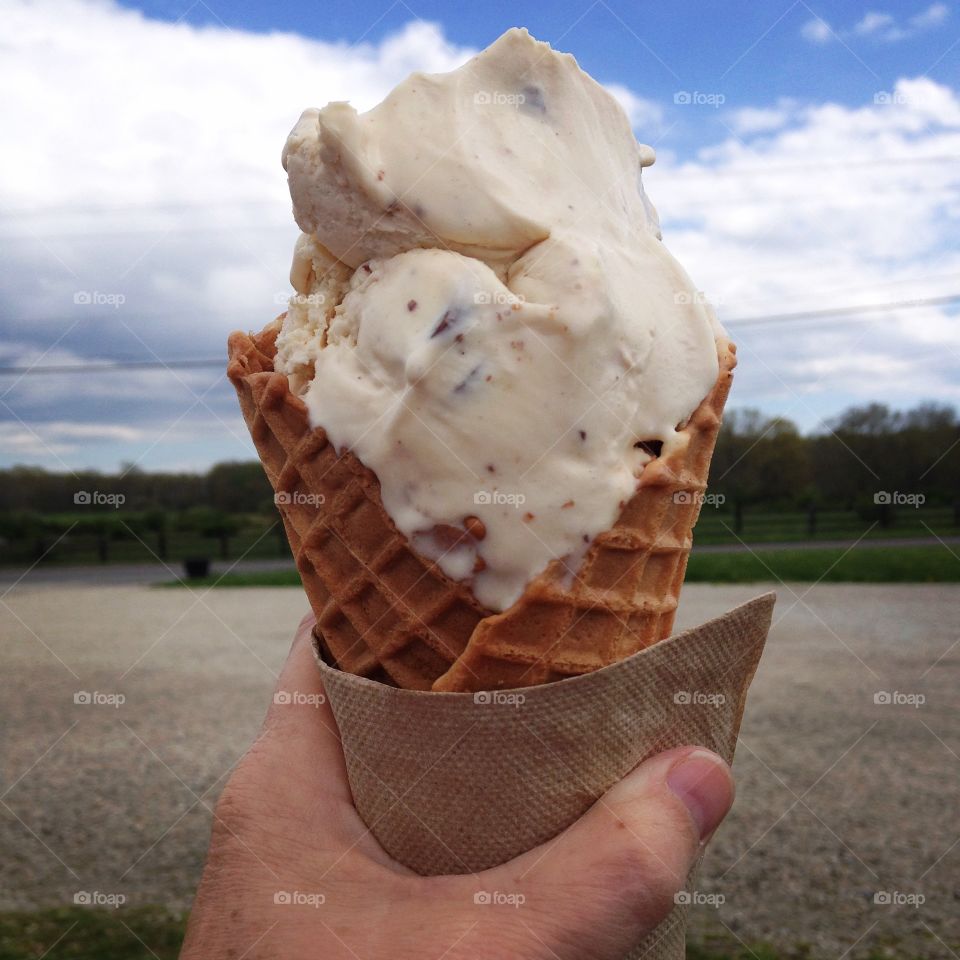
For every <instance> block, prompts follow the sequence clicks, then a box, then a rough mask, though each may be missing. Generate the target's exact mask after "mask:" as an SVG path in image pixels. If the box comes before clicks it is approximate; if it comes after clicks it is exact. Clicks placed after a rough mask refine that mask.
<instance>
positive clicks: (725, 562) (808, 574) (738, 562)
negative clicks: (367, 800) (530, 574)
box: [163, 544, 960, 587]
mask: <svg viewBox="0 0 960 960" xmlns="http://www.w3.org/2000/svg"><path fill="white" fill-rule="evenodd" d="M776 580H794V581H799V582H801V583H802V582H813V581H817V580H820V581H823V582H824V583H958V582H960V549H958V548H954V547H950V548H949V549H948V548H947V547H946V546H943V545H942V544H936V545H935V546H930V547H856V548H854V549H853V550H849V551H848V550H847V549H846V548H845V547H829V548H824V549H809V550H764V551H762V552H758V553H756V554H753V553H749V552H741V553H697V552H696V550H694V552H693V554H692V555H691V557H690V564H689V566H688V567H687V581H688V582H689V583H760V582H767V583H769V582H770V581H776ZM188 585H189V586H191V587H194V586H197V587H203V586H214V585H216V586H218V587H299V586H300V576H299V575H298V573H297V571H296V570H269V571H265V572H263V573H230V574H227V575H226V576H224V577H222V578H220V579H219V580H218V579H217V578H216V577H206V578H204V579H202V580H190V581H188ZM163 586H169V587H176V586H181V584H180V582H179V581H172V582H170V583H165V584H163Z"/></svg>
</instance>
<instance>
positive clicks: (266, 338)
mask: <svg viewBox="0 0 960 960" xmlns="http://www.w3.org/2000/svg"><path fill="white" fill-rule="evenodd" d="M279 327H280V323H279V321H274V322H273V323H272V324H269V325H268V326H267V327H266V328H265V329H264V330H263V331H262V332H261V333H258V334H244V333H240V332H236V333H233V334H232V335H231V336H230V340H229V344H228V353H229V365H228V368H227V374H228V376H229V378H230V380H231V382H232V383H233V385H234V386H235V387H236V390H237V395H238V397H239V400H240V406H241V409H242V411H243V416H244V419H245V420H246V423H247V427H248V429H249V430H250V435H251V437H252V438H253V442H254V444H255V446H256V448H257V453H258V454H259V456H260V460H261V462H262V463H263V467H264V470H265V471H266V473H267V476H268V478H269V479H270V483H271V484H272V486H273V489H274V491H275V494H276V502H277V506H278V508H279V510H280V514H281V516H282V518H283V522H284V526H285V527H286V531H287V537H288V539H289V541H290V547H291V550H292V551H293V555H294V558H295V560H296V563H297V568H298V570H299V571H300V577H301V579H302V581H303V586H304V589H305V590H306V593H307V596H308V597H309V600H310V604H311V606H312V608H313V611H314V613H315V615H316V618H317V626H316V635H317V640H318V643H319V644H320V646H321V650H322V651H323V654H324V656H325V658H326V659H327V660H328V662H330V663H333V664H335V665H336V666H338V667H339V668H340V669H342V670H345V671H347V672H349V673H353V674H357V675H359V676H364V677H369V678H371V679H375V680H380V681H383V682H385V683H390V684H393V685H395V686H399V687H403V688H406V689H412V690H429V689H433V690H444V691H450V692H463V691H475V690H494V689H499V688H513V687H524V686H532V685H534V684H540V683H547V682H550V681H553V680H559V679H562V678H564V677H570V676H577V675H580V674H585V673H590V672H592V671H594V670H597V669H599V668H600V667H604V666H607V665H609V664H611V663H615V662H617V661H620V660H623V659H625V658H626V657H629V656H631V655H632V654H634V653H637V652H638V651H640V650H643V649H645V648H647V647H649V646H651V645H652V644H654V643H656V642H658V641H659V640H663V639H665V638H666V637H667V636H669V635H670V632H671V630H672V628H673V619H674V614H675V612H676V608H677V601H678V597H679V594H680V588H681V586H682V584H683V577H684V573H685V571H686V566H687V557H688V556H689V553H690V547H691V543H692V530H693V526H694V524H695V523H696V521H697V517H698V515H699V512H700V506H701V503H702V498H703V497H702V495H703V491H704V490H705V489H706V483H707V473H708V470H709V466H710V458H711V456H712V454H713V448H714V444H715V442H716V437H717V431H718V430H719V428H720V418H721V414H722V412H723V406H724V403H725V402H726V398H727V395H728V393H729V391H730V383H731V380H732V376H733V375H732V370H733V367H734V365H735V364H736V357H735V348H734V346H733V344H731V343H729V342H727V341H718V355H719V361H720V373H719V376H718V378H717V381H716V383H715V385H714V387H713V389H712V390H711V392H710V393H709V394H708V396H707V397H706V398H705V399H704V400H703V402H702V403H701V404H700V406H699V407H697V409H696V410H695V411H694V413H693V415H692V416H691V417H690V419H689V420H688V422H687V423H686V425H685V426H684V427H683V429H682V430H681V431H680V437H679V441H678V442H676V443H674V444H673V445H672V447H671V450H670V452H669V454H666V455H664V456H661V457H658V458H656V459H654V460H652V461H651V462H650V463H649V464H647V466H646V467H645V468H644V470H643V472H642V474H641V475H640V479H639V483H638V487H637V492H636V493H635V494H634V496H633V497H632V498H631V499H630V500H629V501H628V502H627V504H626V505H625V506H624V507H623V509H622V510H621V512H620V516H619V517H618V518H617V521H616V523H615V524H614V526H613V527H612V528H611V529H610V530H608V531H606V532H605V533H602V534H600V535H599V536H597V537H596V538H595V539H594V541H593V543H592V544H591V545H590V548H589V550H588V551H587V554H586V556H585V557H584V559H583V562H582V563H581V566H580V568H579V570H578V572H577V575H576V576H575V577H574V578H573V579H572V582H570V581H571V578H570V577H569V575H568V574H567V573H566V570H565V568H564V566H563V564H562V563H560V562H559V561H554V562H553V563H551V564H550V565H549V566H548V567H547V568H546V569H545V570H544V571H543V572H542V573H541V574H539V575H538V576H537V577H536V578H534V579H533V580H532V581H531V582H530V583H529V584H528V585H527V588H526V589H525V591H524V593H523V595H522V596H521V597H520V598H519V599H518V600H517V601H516V603H514V604H513V606H511V607H510V608H508V609H507V610H505V611H503V612H502V613H492V612H491V611H489V610H486V609H485V608H484V607H483V606H481V605H480V604H479V603H478V602H477V600H476V599H475V598H474V596H473V594H472V592H471V591H470V588H469V586H468V585H466V584H465V583H462V582H457V581H454V580H451V579H450V578H449V577H447V576H446V574H444V573H443V571H442V570H441V569H440V568H439V567H438V566H437V565H436V564H435V563H434V562H433V561H432V560H430V559H428V558H426V557H423V556H421V555H419V554H418V553H416V552H415V551H414V550H413V548H412V547H411V546H410V544H409V542H408V541H407V539H406V537H405V536H404V535H403V534H402V533H400V531H399V530H397V528H396V526H395V525H394V523H393V521H392V520H391V519H390V517H389V515H388V514H387V512H386V510H385V509H384V507H383V503H382V502H381V499H380V483H379V481H378V479H377V477H376V475H375V474H374V473H373V472H372V471H371V470H369V469H367V468H366V467H365V466H364V465H363V464H362V463H361V462H360V461H359V460H358V459H357V458H356V457H355V456H354V455H353V454H352V453H350V452H349V451H344V452H343V453H340V454H338V453H337V451H336V450H335V449H334V447H333V445H332V444H331V443H330V442H329V441H328V439H327V435H326V432H325V431H324V430H323V429H322V428H320V427H317V428H311V427H310V423H309V419H308V415H307V409H306V406H305V404H304V403H303V401H302V400H300V399H299V398H298V397H296V396H295V395H294V394H293V393H291V391H290V388H289V384H288V382H287V377H286V376H285V375H284V374H282V373H278V372H275V371H274V369H273V360H274V356H275V354H276V344H275V341H276V336H277V333H278V331H279Z"/></svg>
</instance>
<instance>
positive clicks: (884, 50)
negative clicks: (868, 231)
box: [127, 0, 960, 143]
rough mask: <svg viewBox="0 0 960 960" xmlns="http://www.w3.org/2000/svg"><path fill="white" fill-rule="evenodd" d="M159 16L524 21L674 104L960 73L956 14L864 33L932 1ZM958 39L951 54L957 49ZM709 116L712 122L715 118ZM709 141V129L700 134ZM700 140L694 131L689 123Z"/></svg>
mask: <svg viewBox="0 0 960 960" xmlns="http://www.w3.org/2000/svg"><path fill="white" fill-rule="evenodd" d="M127 6H131V7H134V8H136V9H139V10H142V11H144V12H145V13H147V14H148V15H150V16H151V17H157V18H159V19H169V20H177V19H181V18H182V19H183V20H185V21H186V22H189V23H192V24H196V25H198V26H203V25H220V24H222V23H223V24H226V25H228V26H231V27H238V28H241V29H244V30H254V31H258V32H271V31H292V32H295V33H299V34H302V35H304V36H309V37H315V38H317V39H322V40H340V41H343V42H345V43H348V44H357V43H362V42H367V43H376V42H379V41H381V40H382V39H383V38H384V37H386V36H388V35H389V34H391V33H394V32H396V31H397V30H399V29H400V28H401V27H402V26H403V25H404V24H405V23H407V22H409V21H410V20H412V19H417V18H419V19H425V20H431V21H434V22H437V23H440V24H442V25H443V28H444V34H445V35H446V36H447V37H448V38H449V39H450V40H451V41H452V42H454V43H457V44H460V45H462V46H473V47H484V46H486V45H488V44H489V43H491V42H492V41H493V40H495V39H496V38H497V37H498V36H499V35H500V34H501V33H502V32H503V31H504V30H506V29H508V28H509V27H513V26H525V27H527V29H529V30H530V32H531V33H532V34H533V35H534V36H535V37H537V38H538V39H540V40H546V41H547V42H549V43H550V44H552V45H553V46H555V47H557V48H558V49H563V50H569V51H570V52H572V53H574V55H575V56H576V57H577V60H578V61H579V63H580V65H581V66H582V67H583V69H584V70H586V71H587V72H588V73H590V74H591V75H592V76H594V77H595V78H596V79H598V80H600V81H601V82H609V81H615V82H619V83H623V84H626V85H627V86H629V87H630V88H631V89H633V90H635V91H637V92H638V93H640V94H641V95H642V96H644V97H647V98H650V99H654V100H658V101H663V102H670V101H671V100H672V98H673V95H674V93H675V92H676V91H677V90H678V89H680V90H703V91H722V92H723V93H724V94H725V96H726V99H727V104H728V105H730V106H737V105H740V106H756V105H763V104H773V103H775V102H776V101H777V99H778V98H780V97H800V98H804V99H809V100H812V101H826V100H834V101H838V102H841V103H860V102H862V101H863V100H864V99H865V98H868V97H872V96H873V94H874V92H876V91H877V90H886V89H889V88H890V87H891V85H892V84H893V83H894V82H895V81H896V79H897V78H898V77H901V76H917V75H920V74H924V75H927V76H930V77H932V78H934V79H936V80H939V81H941V82H943V83H947V84H950V85H954V86H955V85H956V83H957V80H958V77H960V46H958V45H956V44H957V41H958V39H960V17H957V16H956V12H955V11H953V10H951V11H950V13H948V15H947V16H946V18H945V19H944V20H943V22H942V23H940V24H931V25H930V27H929V28H925V29H918V30H916V31H915V32H914V33H913V35H912V36H908V37H903V38H898V39H896V40H895V41H891V40H889V39H886V37H885V34H884V32H883V31H881V30H876V31H875V32H873V33H864V34H856V33H854V28H855V26H856V25H857V24H858V23H861V22H862V21H863V19H864V18H865V17H866V16H867V15H868V14H870V13H876V12H885V13H889V14H890V15H895V17H896V19H897V21H898V22H899V24H900V25H901V26H903V25H906V24H907V23H908V22H909V20H910V19H911V17H915V16H918V15H921V14H923V13H924V12H925V11H928V10H929V9H930V7H931V3H930V2H925V0H920V2H913V0H906V2H904V0H897V2H895V3H893V2H887V3H873V2H865V3H854V2H847V3H841V2H832V3H816V2H813V3H806V2H803V0H798V2H783V3H757V2H755V0H753V2H746V0H733V2H725V3H721V2H710V0H701V2H678V0H672V2H670V3H644V4H639V3H624V2H622V0H620V2H617V0H597V2H589V0H555V2H554V0H550V2H539V3H523V2H503V0H492V2H491V0H484V2H482V3H473V4H470V3H463V4H461V3H450V2H448V0H434V2H430V0H414V2H413V3H407V2H405V0H396V2H392V0H383V2H382V3H381V2H374V3H370V2H360V3H324V4H319V3H303V4H297V3H253V2H247V0H243V2H230V3H218V2H210V3H209V4H208V3H205V2H202V0H201V2H197V3H194V2H192V0H174V2H165V0H161V2H156V3H154V2H150V3H139V4H127ZM815 19H821V20H823V21H825V22H826V23H827V24H828V25H829V26H830V27H831V28H832V29H833V30H834V31H835V33H836V36H837V39H835V40H833V41H832V42H827V43H811V42H810V41H808V40H805V39H804V37H803V35H802V30H803V27H804V25H805V24H807V23H808V22H809V21H811V20H815ZM951 45H954V46H952V49H951ZM705 119H706V120H707V121H708V122H711V121H712V120H713V119H715V118H712V117H711V116H710V115H709V113H707V114H706V116H705ZM703 133H704V136H703V138H702V139H703V140H704V141H707V140H708V139H709V137H710V134H709V133H708V132H707V131H704V132H703ZM684 134H685V137H684V139H685V140H688V141H689V142H692V143H696V142H697V133H696V130H695V129H694V130H689V129H685V130H684Z"/></svg>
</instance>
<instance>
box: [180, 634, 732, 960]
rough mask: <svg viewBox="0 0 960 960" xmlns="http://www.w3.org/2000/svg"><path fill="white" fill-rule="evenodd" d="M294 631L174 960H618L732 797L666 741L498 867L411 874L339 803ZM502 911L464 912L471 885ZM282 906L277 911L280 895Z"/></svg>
mask: <svg viewBox="0 0 960 960" xmlns="http://www.w3.org/2000/svg"><path fill="white" fill-rule="evenodd" d="M313 623H314V619H313V617H312V616H308V617H305V618H304V620H303V621H302V622H301V624H300V627H299V629H298V630H297V634H296V637H295V638H294V642H293V646H292V648H291V650H290V654H289V657H288V658H287V662H286V664H285V666H284V668H283V671H282V673H281V675H280V679H279V681H278V685H277V690H278V691H291V690H296V691H299V692H300V693H303V694H308V695H309V694H313V695H315V696H313V697H310V696H307V697H302V698H299V699H300V700H305V701H309V700H315V701H317V702H316V703H310V702H300V703H291V704H277V703H274V704H272V705H271V707H270V709H269V711H268V712H267V717H266V720H265V722H264V725H263V729H262V731H261V734H260V736H259V737H258V739H257V740H256V742H255V743H254V744H253V746H252V747H251V748H250V749H249V751H248V752H247V753H246V755H245V756H244V757H243V759H242V760H241V761H240V763H239V764H238V766H237V768H236V770H234V772H233V774H232V775H231V777H230V780H229V781H228V783H227V785H226V787H225V789H224V791H223V794H222V796H221V797H220V800H219V802H218V804H217V808H216V811H215V816H214V822H213V835H212V838H211V842H210V850H209V853H208V857H207V864H206V868H205V870H204V874H203V879H202V881H201V884H200V889H199V891H198V892H197V898H196V902H195V904H194V908H193V912H192V914H191V917H190V923H189V926H188V929H187V937H186V940H185V941H184V945H183V950H182V953H181V955H180V956H181V960H220V958H231V960H241V958H245V960H309V958H314V957H316V958H323V960H348V958H350V960H358V958H359V960H379V958H381V957H382V958H390V960H406V958H417V960H423V958H437V960H439V958H441V957H442V958H444V960H459V958H468V957H469V958H477V957H490V958H499V957H504V958H506V957H510V958H513V960H540V958H544V960H548V958H549V960H555V958H562V960H567V958H571V960H573V958H580V957H584V956H590V957H594V958H598V960H606V958H610V960H619V958H621V957H623V956H624V955H625V954H626V953H627V952H628V950H629V949H630V948H631V947H633V946H634V945H636V944H637V943H638V942H639V941H640V940H642V939H643V937H644V936H646V934H647V933H649V932H650V931H651V930H653V928H654V927H656V925H657V924H658V923H659V922H660V921H661V920H662V919H663V918H664V917H665V916H666V915H667V913H668V912H669V911H670V910H671V909H672V907H673V903H674V899H673V898H674V894H675V893H676V892H677V891H678V890H680V889H681V888H682V886H683V884H684V882H685V880H686V877H687V873H688V872H689V870H690V867H691V865H692V863H693V861H694V860H695V858H696V856H697V854H698V852H699V850H700V847H701V845H702V843H704V842H706V840H708V839H709V837H710V835H711V834H712V833H713V831H714V830H715V829H716V827H717V825H718V824H719V823H720V821H721V820H722V819H723V817H724V816H726V813H727V811H728V810H729V808H730V805H731V803H732V802H733V781H732V779H731V777H730V773H729V769H728V768H727V766H726V764H725V763H724V762H723V760H721V759H720V758H719V757H717V756H716V755H715V754H713V753H710V752H709V751H707V750H704V749H702V748H698V747H681V748H678V749H675V750H670V751H667V752H666V753H662V754H660V755H658V756H656V757H652V758H650V759H649V760H647V761H645V762H644V763H642V764H640V765H639V766H638V767H637V768H636V769H635V770H634V771H633V772H632V773H630V774H629V775H628V776H626V777H625V778H624V779H623V780H621V781H620V782H619V783H618V784H616V785H615V786H614V787H613V788H611V789H610V790H609V791H608V792H607V793H606V794H605V795H604V796H603V797H601V798H600V800H598V801H597V802H596V803H595V804H594V805H593V806H592V807H591V808H590V809H589V810H588V811H587V812H586V813H585V814H584V815H583V816H582V817H581V818H580V819H579V820H578V821H577V822H576V823H574V824H572V825H571V826H570V827H568V828H567V829H566V830H565V831H563V832H562V833H561V834H559V835H558V836H557V837H555V838H554V839H552V840H550V841H548V842H547V843H545V844H543V845H541V846H539V847H536V848H534V849H533V850H530V851H529V852H527V853H525V854H522V855H521V856H519V857H517V858H515V859H514V860H511V861H509V862H508V863H505V864H503V865H501V866H499V867H494V868H492V869H490V870H485V871H483V872H482V873H476V874H465V875H462V876H445V877H421V876H418V875H417V874H415V873H413V872H412V871H410V870H408V869H407V868H406V867H403V866H401V865H400V864H399V863H397V862H396V861H394V860H393V859H391V858H390V857H389V856H388V855H387V854H386V853H385V852H384V851H383V850H382V849H381V847H380V845H379V844H378V843H377V841H376V840H375V839H374V837H373V835H372V834H371V833H370V832H369V830H368V829H367V828H366V826H365V825H364V824H363V822H362V820H361V819H360V817H359V815H358V814H357V811H356V810H355V808H354V806H353V801H352V798H351V795H350V787H349V784H348V782H347V773H346V767H345V765H344V759H343V751H342V748H341V745H340V738H339V735H338V733H337V727H336V722H335V720H334V718H333V714H332V712H331V711H330V707H329V705H328V704H327V703H326V702H325V700H324V699H323V697H322V694H323V687H322V685H321V682H320V673H319V671H318V670H317V667H316V664H315V662H314V658H313V651H312V648H311V644H310V631H311V628H312V626H313ZM494 890H495V891H504V892H506V893H507V894H508V896H510V897H512V900H511V901H510V903H509V904H503V905H497V904H482V903H480V904H478V903H476V902H475V901H474V895H475V894H476V893H477V892H478V891H494ZM287 900H289V901H291V902H285V901H287Z"/></svg>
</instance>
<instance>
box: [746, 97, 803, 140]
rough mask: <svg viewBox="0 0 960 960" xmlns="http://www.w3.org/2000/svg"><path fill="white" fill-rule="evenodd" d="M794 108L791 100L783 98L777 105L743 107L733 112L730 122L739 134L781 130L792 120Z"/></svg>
mask: <svg viewBox="0 0 960 960" xmlns="http://www.w3.org/2000/svg"><path fill="white" fill-rule="evenodd" d="M794 109H795V104H794V103H793V101H790V100H781V101H780V103H779V104H778V105H777V106H776V107H743V108H741V109H740V110H734V111H732V112H731V114H730V124H731V126H732V127H733V129H734V130H735V131H736V132H737V133H739V134H752V133H766V132H769V131H771V130H779V129H780V128H781V127H783V126H785V125H786V124H787V122H788V121H789V120H790V117H791V115H792V114H793V112H794Z"/></svg>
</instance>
